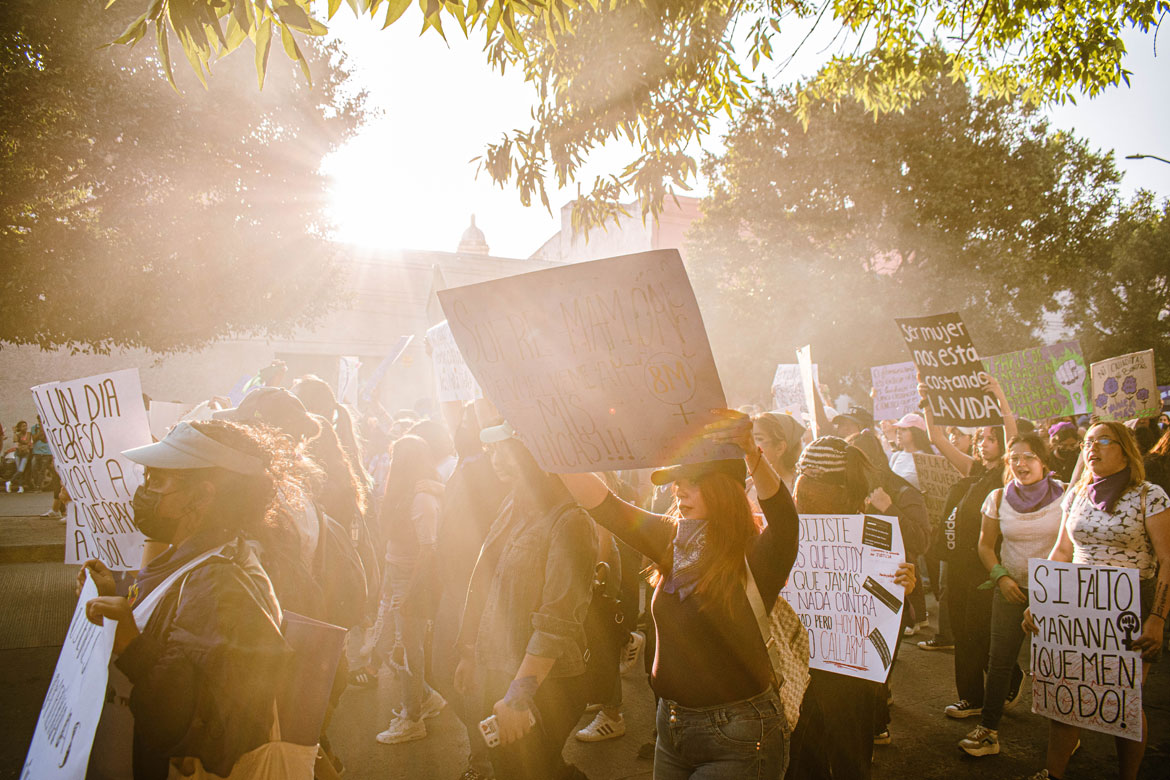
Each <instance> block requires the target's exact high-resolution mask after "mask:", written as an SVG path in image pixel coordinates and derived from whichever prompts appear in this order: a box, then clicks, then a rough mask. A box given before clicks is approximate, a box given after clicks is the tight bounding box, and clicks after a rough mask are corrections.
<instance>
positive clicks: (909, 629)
mask: <svg viewBox="0 0 1170 780" xmlns="http://www.w3.org/2000/svg"><path fill="white" fill-rule="evenodd" d="M924 628H930V621H929V620H923V621H920V622H918V623H911V624H910V625H908V626H906V630H905V631H903V632H902V636H914V635H915V634H917V633H918V632H919V631H921V630H922V629H924Z"/></svg>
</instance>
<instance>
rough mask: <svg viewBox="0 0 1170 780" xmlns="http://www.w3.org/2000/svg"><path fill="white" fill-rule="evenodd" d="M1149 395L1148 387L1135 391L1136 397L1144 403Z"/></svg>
mask: <svg viewBox="0 0 1170 780" xmlns="http://www.w3.org/2000/svg"><path fill="white" fill-rule="evenodd" d="M1149 397H1150V388H1148V387H1143V388H1142V389H1141V390H1138V391H1137V399H1138V400H1139V401H1141V402H1142V403H1145V401H1146V399H1147V398H1149Z"/></svg>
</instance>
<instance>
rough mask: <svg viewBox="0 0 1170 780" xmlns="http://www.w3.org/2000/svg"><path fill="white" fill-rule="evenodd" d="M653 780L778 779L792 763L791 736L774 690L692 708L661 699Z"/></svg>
mask: <svg viewBox="0 0 1170 780" xmlns="http://www.w3.org/2000/svg"><path fill="white" fill-rule="evenodd" d="M657 725H658V743H657V745H656V747H655V749H654V780H748V779H749V778H761V779H763V778H766V779H767V780H779V778H781V777H783V776H784V770H785V768H786V767H787V766H788V736H789V734H790V732H791V730H790V729H789V728H788V722H787V720H786V719H785V717H784V708H783V706H782V705H781V704H780V697H779V696H778V695H777V694H776V692H775V691H774V690H768V691H765V692H763V693H760V694H757V695H755V696H753V697H752V698H750V699H745V700H743V701H737V702H732V703H730V704H720V705H716V706H714V707H700V708H698V709H693V708H690V707H683V706H682V705H680V704H676V703H674V702H672V701H668V700H666V699H662V700H659V702H658V723H657Z"/></svg>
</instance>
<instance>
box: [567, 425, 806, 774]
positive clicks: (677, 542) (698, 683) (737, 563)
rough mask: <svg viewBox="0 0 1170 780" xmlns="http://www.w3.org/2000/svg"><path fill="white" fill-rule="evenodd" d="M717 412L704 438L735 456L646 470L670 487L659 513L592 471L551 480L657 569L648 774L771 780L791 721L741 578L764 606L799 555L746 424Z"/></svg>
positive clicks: (790, 523)
mask: <svg viewBox="0 0 1170 780" xmlns="http://www.w3.org/2000/svg"><path fill="white" fill-rule="evenodd" d="M720 414H721V415H722V420H721V421H720V422H717V423H714V424H712V426H709V428H708V435H709V436H710V437H711V438H713V439H718V440H721V441H724V442H726V443H729V444H733V445H734V446H735V447H737V448H738V449H739V450H740V451H741V452H743V454H744V456H743V459H742V460H740V459H736V460H730V459H729V460H713V461H705V462H702V463H688V464H685V465H681V466H671V467H670V468H665V469H659V470H658V471H655V472H654V473H653V475H652V476H651V481H653V482H654V484H656V485H666V484H672V485H673V492H674V506H673V508H672V509H671V511H670V512H669V513H668V514H666V515H659V514H654V513H652V512H647V511H645V510H642V509H639V508H638V507H636V506H633V505H632V504H629V503H626V502H625V501H622V500H621V499H619V498H617V496H615V495H613V494H612V493H611V492H610V491H609V488H607V487H606V485H605V483H604V482H603V481H602V480H601V479H600V478H598V477H597V476H595V475H593V474H561V475H560V477H561V480H562V481H563V482H564V484H565V486H566V487H567V488H568V489H569V491H570V492H571V493H572V494H573V496H574V498H576V499H577V501H578V503H580V504H581V506H583V507H585V508H586V509H587V510H588V511H589V513H590V514H591V515H592V516H593V518H594V519H595V520H596V521H597V522H598V524H600V525H602V526H604V527H606V528H608V529H609V530H610V531H612V532H613V533H614V534H615V535H616V536H617V537H618V538H619V539H621V540H622V541H624V542H625V543H626V544H628V545H630V546H631V547H633V548H634V549H635V550H637V551H638V552H641V553H642V554H643V555H645V556H647V557H648V558H650V560H651V561H652V562H653V563H654V567H655V569H656V573H655V576H654V578H653V582H654V595H653V598H652V601H651V607H650V609H651V612H652V613H653V615H654V630H655V632H656V637H657V645H656V649H655V655H654V666H653V669H652V670H651V673H650V684H651V687H653V689H654V692H655V693H656V694H657V695H658V697H659V704H658V717H657V725H658V742H657V745H656V746H655V752H654V778H655V780H684V779H685V778H691V777H695V778H699V777H702V778H707V779H710V780H721V779H722V778H727V779H728V780H732V779H733V778H734V779H735V780H738V778H743V777H770V778H776V777H780V776H781V774H782V773H783V772H784V767H785V765H786V764H787V763H788V734H789V733H790V730H791V728H792V726H794V725H795V724H793V723H789V722H788V719H787V718H786V716H785V710H784V706H783V704H782V703H781V699H780V694H779V692H778V691H777V690H776V685H775V677H774V673H773V670H772V665H771V661H770V659H769V655H768V650H767V649H766V648H765V646H764V642H763V640H762V638H761V635H760V626H759V623H757V621H756V617H755V615H754V613H753V609H752V606H751V603H750V600H749V596H748V593H747V590H746V589H745V582H744V576H745V573H750V575H751V580H749V582H754V585H755V587H756V590H757V592H758V594H759V597H760V599H761V600H762V601H763V608H764V609H765V610H767V611H769V612H770V611H771V609H772V607H773V605H774V604H775V602H776V599H777V598H778V597H779V594H780V589H781V588H782V587H783V584H784V581H785V580H786V579H787V577H788V573H789V571H790V570H791V569H792V564H793V562H794V561H795V560H796V543H797V542H796V537H797V517H796V507H795V506H794V505H793V503H792V499H791V497H790V496H789V494H788V490H787V489H786V488H785V487H784V486H783V484H782V483H781V481H780V478H779V477H778V476H777V474H776V472H775V470H774V469H773V468H772V465H771V464H770V463H769V462H768V459H767V458H766V457H764V454H763V451H762V450H761V449H760V448H759V447H758V446H757V445H756V443H755V441H754V440H753V438H752V421H751V419H750V418H748V417H747V416H746V415H744V414H742V413H739V412H733V411H730V410H723V411H721V412H720ZM748 476H751V477H752V479H753V482H754V483H755V488H756V494H757V496H758V498H759V502H760V507H761V509H762V510H763V512H764V516H765V517H766V518H767V521H768V522H767V527H766V528H765V529H764V530H763V531H760V530H759V529H758V528H757V526H756V523H755V520H754V518H753V516H752V510H751V506H750V505H749V503H748V498H747V494H746V492H745V490H744V483H745V480H746V478H747V477H748ZM745 560H746V563H747V566H748V567H750V569H747V570H746V572H745V565H744V564H745ZM806 663H807V660H806Z"/></svg>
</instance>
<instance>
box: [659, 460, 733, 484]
mask: <svg viewBox="0 0 1170 780" xmlns="http://www.w3.org/2000/svg"><path fill="white" fill-rule="evenodd" d="M716 472H718V473H720V474H726V475H727V476H729V477H731V478H732V479H734V480H736V481H737V482H740V483H744V484H746V483H747V466H746V465H745V464H744V462H743V458H726V459H723V460H704V461H700V462H698V463H682V464H680V465H678V466H667V467H666V468H664V469H658V470H657V471H655V472H653V473H651V474H650V481H651V482H653V483H654V484H655V485H666V484H669V483H671V482H675V481H677V480H680V479H698V478H699V477H702V476H704V475H706V474H713V473H716Z"/></svg>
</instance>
